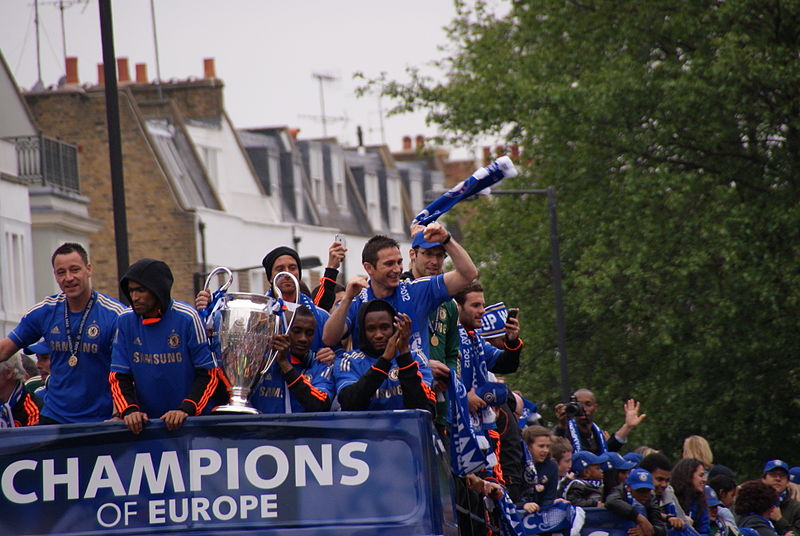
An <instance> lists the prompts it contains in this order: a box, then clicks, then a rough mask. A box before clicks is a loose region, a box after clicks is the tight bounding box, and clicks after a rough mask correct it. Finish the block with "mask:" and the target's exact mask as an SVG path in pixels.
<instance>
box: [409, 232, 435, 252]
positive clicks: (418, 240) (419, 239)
mask: <svg viewBox="0 0 800 536" xmlns="http://www.w3.org/2000/svg"><path fill="white" fill-rule="evenodd" d="M441 245H442V243H441V242H428V241H426V240H425V232H424V231H420V232H418V233H417V234H415V235H414V238H413V240H412V241H411V247H412V248H417V247H419V248H422V249H431V248H435V247H437V246H441Z"/></svg>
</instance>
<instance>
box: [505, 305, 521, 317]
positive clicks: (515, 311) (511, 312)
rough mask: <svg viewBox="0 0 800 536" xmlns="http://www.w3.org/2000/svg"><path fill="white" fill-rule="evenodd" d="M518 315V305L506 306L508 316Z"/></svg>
mask: <svg viewBox="0 0 800 536" xmlns="http://www.w3.org/2000/svg"><path fill="white" fill-rule="evenodd" d="M518 316H519V307H509V308H508V318H517V317H518Z"/></svg>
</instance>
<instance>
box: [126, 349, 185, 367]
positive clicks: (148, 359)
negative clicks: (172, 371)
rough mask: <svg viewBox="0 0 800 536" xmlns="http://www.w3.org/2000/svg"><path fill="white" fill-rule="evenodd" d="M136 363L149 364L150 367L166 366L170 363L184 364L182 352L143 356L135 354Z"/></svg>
mask: <svg viewBox="0 0 800 536" xmlns="http://www.w3.org/2000/svg"><path fill="white" fill-rule="evenodd" d="M133 362H134V363H147V364H148V365H166V364H168V363H182V362H183V354H182V353H181V352H166V353H163V354H143V353H141V352H133Z"/></svg>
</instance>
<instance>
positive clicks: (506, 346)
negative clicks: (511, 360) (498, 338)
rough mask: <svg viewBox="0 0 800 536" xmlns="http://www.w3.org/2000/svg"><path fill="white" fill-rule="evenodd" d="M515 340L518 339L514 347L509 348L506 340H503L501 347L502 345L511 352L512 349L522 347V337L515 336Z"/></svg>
mask: <svg viewBox="0 0 800 536" xmlns="http://www.w3.org/2000/svg"><path fill="white" fill-rule="evenodd" d="M517 340H518V341H519V344H518V345H517V346H515V347H514V348H510V347H509V346H508V343H507V342H506V341H503V347H504V348H505V349H506V350H511V351H512V352H513V351H514V350H519V349H520V348H522V345H523V344H524V343H523V342H522V337H517Z"/></svg>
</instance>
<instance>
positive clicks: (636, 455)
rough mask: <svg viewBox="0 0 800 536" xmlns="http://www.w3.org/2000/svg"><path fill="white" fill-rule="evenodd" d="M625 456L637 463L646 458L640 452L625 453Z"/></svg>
mask: <svg viewBox="0 0 800 536" xmlns="http://www.w3.org/2000/svg"><path fill="white" fill-rule="evenodd" d="M623 458H625V459H626V460H628V461H629V462H633V463H635V464H636V465H639V464H640V463H642V458H644V456H642V455H641V454H639V453H638V452H628V453H627V454H625V456H623Z"/></svg>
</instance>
